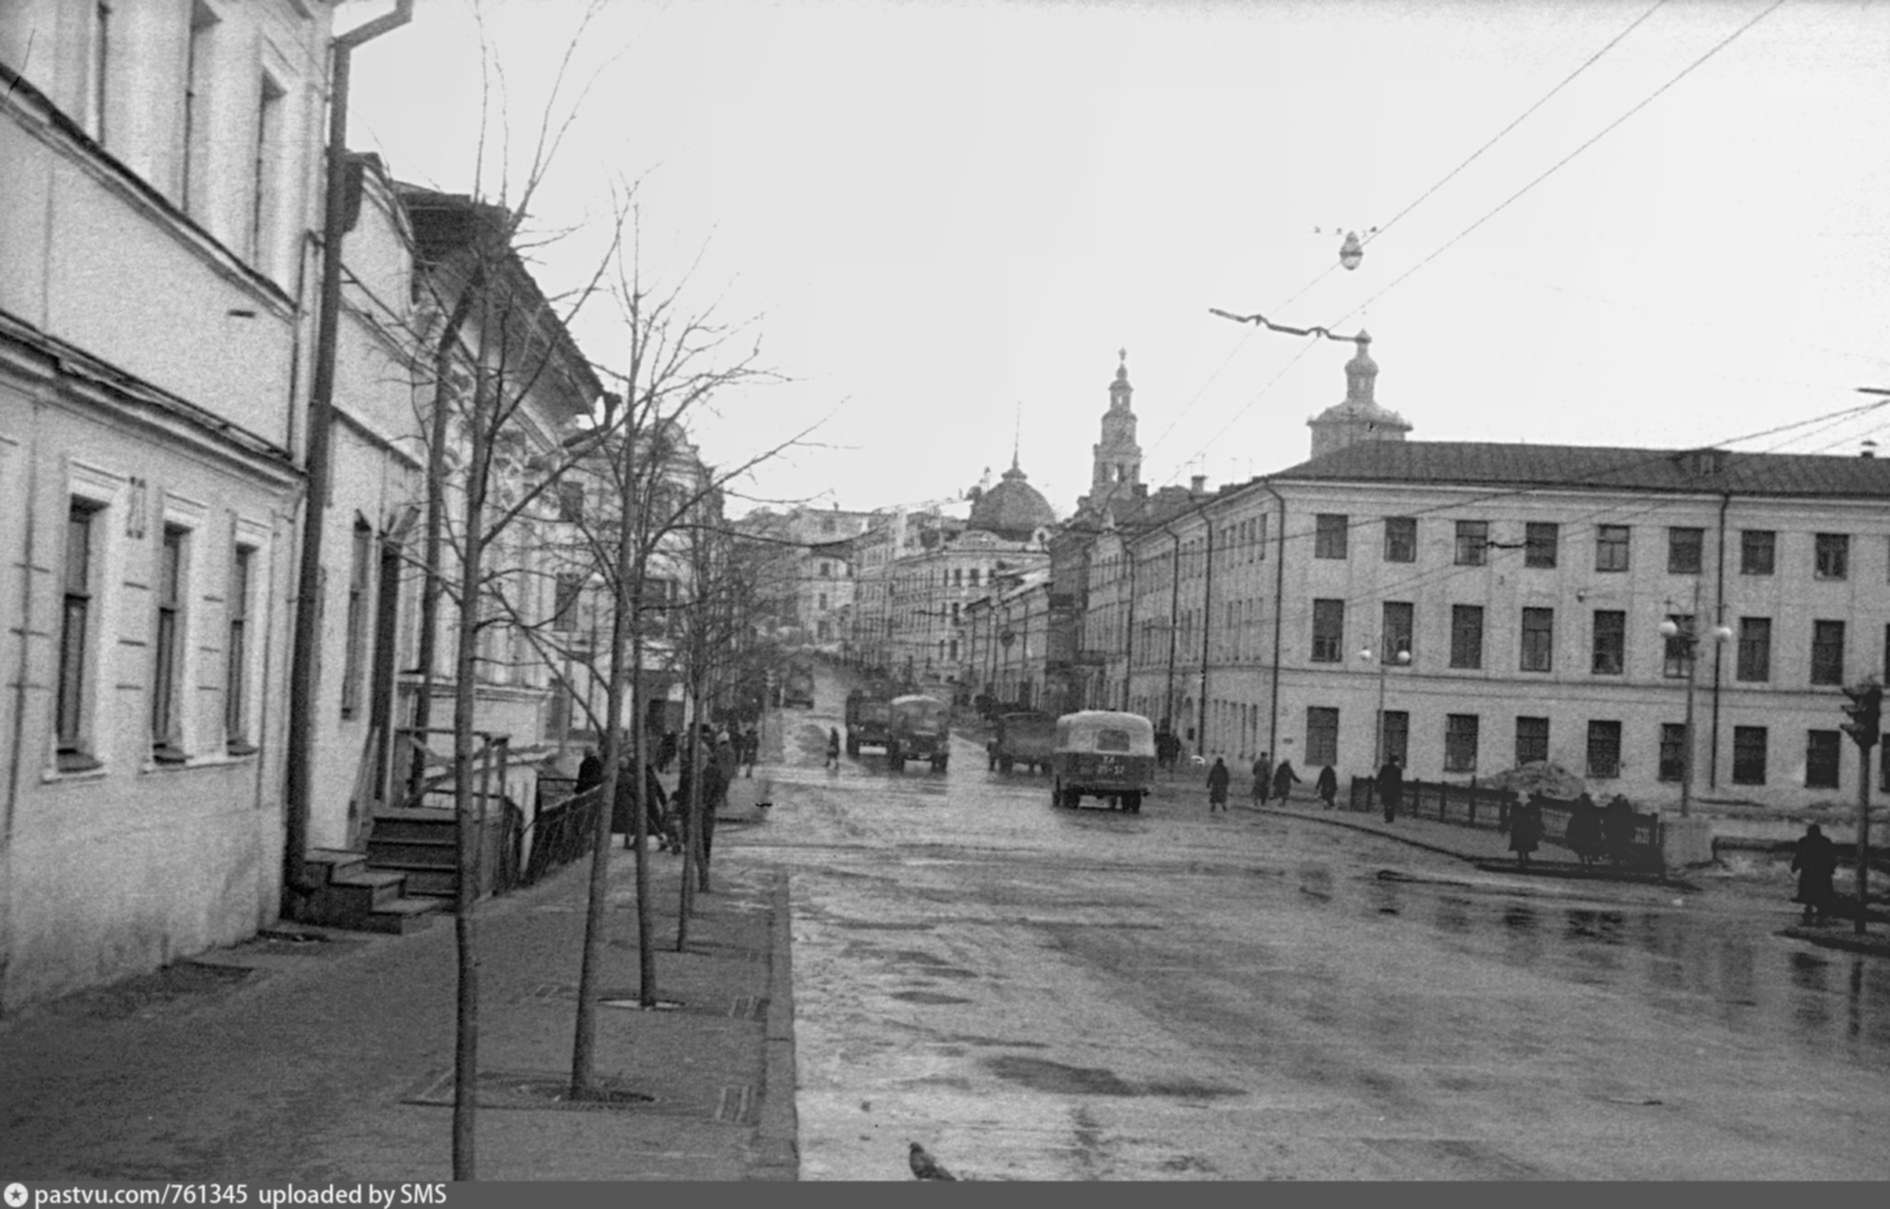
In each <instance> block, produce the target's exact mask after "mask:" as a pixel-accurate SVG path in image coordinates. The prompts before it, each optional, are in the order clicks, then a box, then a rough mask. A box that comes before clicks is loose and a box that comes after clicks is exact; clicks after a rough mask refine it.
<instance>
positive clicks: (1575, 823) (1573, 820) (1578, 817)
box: [1564, 793, 1601, 865]
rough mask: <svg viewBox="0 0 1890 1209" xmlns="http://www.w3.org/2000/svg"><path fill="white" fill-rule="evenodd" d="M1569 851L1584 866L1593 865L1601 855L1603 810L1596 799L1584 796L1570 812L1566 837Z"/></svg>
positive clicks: (1576, 801) (1571, 807)
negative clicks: (1597, 804) (1596, 803)
mask: <svg viewBox="0 0 1890 1209" xmlns="http://www.w3.org/2000/svg"><path fill="white" fill-rule="evenodd" d="M1564 838H1565V839H1566V841H1567V843H1568V847H1569V851H1571V852H1573V853H1574V854H1575V857H1576V859H1577V860H1579V861H1581V863H1582V864H1584V865H1592V864H1594V863H1595V859H1596V858H1597V857H1599V856H1600V855H1601V808H1600V807H1599V806H1596V805H1595V799H1593V798H1591V797H1589V796H1588V795H1587V794H1585V793H1584V794H1582V795H1581V796H1579V797H1577V798H1576V799H1575V803H1574V805H1572V806H1570V807H1569V810H1568V831H1567V833H1566V834H1565V837H1564Z"/></svg>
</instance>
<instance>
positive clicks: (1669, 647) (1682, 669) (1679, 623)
mask: <svg viewBox="0 0 1890 1209" xmlns="http://www.w3.org/2000/svg"><path fill="white" fill-rule="evenodd" d="M1667 620H1668V621H1671V622H1673V624H1674V628H1675V629H1677V630H1679V631H1680V632H1679V633H1678V634H1675V635H1674V636H1673V637H1671V638H1669V637H1667V636H1666V635H1664V634H1663V635H1662V636H1661V668H1660V670H1661V674H1662V675H1663V676H1666V677H1667V678H1668V679H1669V680H1674V679H1678V678H1680V677H1683V676H1685V675H1686V674H1687V665H1688V664H1689V663H1691V662H1693V640H1692V637H1691V635H1692V633H1693V615H1692V614H1691V613H1669V614H1667Z"/></svg>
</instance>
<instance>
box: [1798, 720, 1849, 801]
mask: <svg viewBox="0 0 1890 1209" xmlns="http://www.w3.org/2000/svg"><path fill="white" fill-rule="evenodd" d="M1839 738H1840V734H1839V732H1838V731H1835V730H1812V731H1806V732H1805V788H1806V789H1836V788H1837V787H1838V757H1839V756H1840V754H1841V749H1840V745H1839V742H1838V740H1839Z"/></svg>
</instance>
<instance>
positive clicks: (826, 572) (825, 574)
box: [820, 561, 833, 579]
mask: <svg viewBox="0 0 1890 1209" xmlns="http://www.w3.org/2000/svg"><path fill="white" fill-rule="evenodd" d="M820 577H821V578H822V579H832V578H833V564H832V563H830V562H825V561H823V562H822V563H821V564H820Z"/></svg>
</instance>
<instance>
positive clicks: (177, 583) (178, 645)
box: [151, 525, 189, 763]
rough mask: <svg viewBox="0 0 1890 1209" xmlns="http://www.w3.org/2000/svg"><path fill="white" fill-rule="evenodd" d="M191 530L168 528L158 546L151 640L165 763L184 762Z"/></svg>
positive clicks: (160, 754) (159, 744) (156, 746)
mask: <svg viewBox="0 0 1890 1209" xmlns="http://www.w3.org/2000/svg"><path fill="white" fill-rule="evenodd" d="M188 539H189V530H187V529H183V528H180V527H179V526H176V525H166V526H164V537H163V540H162V541H161V542H160V544H159V546H158V565H157V575H156V576H155V580H156V582H155V583H154V584H153V588H154V595H155V597H156V604H157V632H156V634H155V635H153V637H152V641H151V655H152V662H151V754H152V756H153V757H154V758H155V759H157V760H159V761H161V762H164V763H178V762H180V761H182V760H183V759H184V752H183V746H182V739H183V736H182V734H181V733H180V732H181V729H182V728H181V726H180V723H181V722H182V720H183V719H182V717H181V716H180V713H179V706H180V705H181V704H182V695H181V692H180V689H181V688H182V684H181V681H182V678H183V657H184V651H185V642H184V621H185V618H184V554H185V545H186V542H187V541H188Z"/></svg>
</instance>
